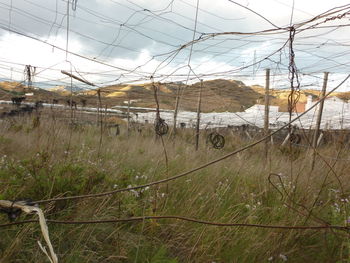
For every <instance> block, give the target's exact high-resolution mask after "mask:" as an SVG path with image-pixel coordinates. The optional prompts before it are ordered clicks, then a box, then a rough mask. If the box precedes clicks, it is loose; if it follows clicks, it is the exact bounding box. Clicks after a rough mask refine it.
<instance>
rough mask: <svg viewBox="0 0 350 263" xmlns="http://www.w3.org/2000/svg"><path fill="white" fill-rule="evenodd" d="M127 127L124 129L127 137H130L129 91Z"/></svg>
mask: <svg viewBox="0 0 350 263" xmlns="http://www.w3.org/2000/svg"><path fill="white" fill-rule="evenodd" d="M127 119H128V120H127V121H128V122H127V127H126V130H127V136H128V137H129V136H130V95H129V91H128V114H127Z"/></svg>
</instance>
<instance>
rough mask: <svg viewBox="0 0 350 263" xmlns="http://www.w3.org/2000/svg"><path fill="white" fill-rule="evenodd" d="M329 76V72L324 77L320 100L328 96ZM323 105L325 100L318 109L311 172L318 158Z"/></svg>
mask: <svg viewBox="0 0 350 263" xmlns="http://www.w3.org/2000/svg"><path fill="white" fill-rule="evenodd" d="M328 74H329V72H324V77H323V87H322V92H321V96H320V99H323V98H324V96H325V95H326V89H327V82H328ZM323 104H324V100H322V101H321V102H320V105H319V107H318V113H317V120H316V127H315V132H314V137H313V139H312V148H313V156H312V163H311V170H313V169H314V165H315V157H316V148H317V145H318V143H317V141H318V137H319V133H320V126H321V120H322V111H323Z"/></svg>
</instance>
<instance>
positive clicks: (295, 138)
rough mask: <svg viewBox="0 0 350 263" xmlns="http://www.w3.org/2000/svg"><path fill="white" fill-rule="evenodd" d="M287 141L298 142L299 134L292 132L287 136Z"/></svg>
mask: <svg viewBox="0 0 350 263" xmlns="http://www.w3.org/2000/svg"><path fill="white" fill-rule="evenodd" d="M289 141H290V142H291V143H292V144H299V143H300V142H301V136H300V135H299V134H296V133H292V134H291V135H290V137H289Z"/></svg>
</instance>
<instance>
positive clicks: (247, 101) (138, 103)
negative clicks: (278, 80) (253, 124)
mask: <svg viewBox="0 0 350 263" xmlns="http://www.w3.org/2000/svg"><path fill="white" fill-rule="evenodd" d="M155 85H156V86H157V87H158V100H159V104H160V107H161V108H163V109H174V105H175V100H176V94H177V92H178V89H180V98H181V99H180V104H179V105H180V109H182V110H188V111H195V110H196V109H197V101H198V94H199V87H200V83H199V82H198V83H195V84H193V85H188V86H186V85H184V84H181V83H155ZM100 90H101V101H102V104H103V105H104V106H107V107H111V106H115V105H126V104H127V100H128V98H129V99H130V101H131V105H132V106H135V107H150V108H154V107H155V106H156V103H155V100H154V91H153V85H152V83H145V84H138V85H136V84H132V85H112V86H106V87H102V88H100ZM25 93H33V94H34V96H31V97H28V98H27V101H35V100H43V101H47V102H51V101H52V100H53V99H56V100H59V103H65V101H66V100H67V99H68V98H70V91H69V88H68V87H64V86H57V87H53V88H50V89H47V90H45V89H39V88H33V87H29V88H28V87H26V86H24V85H22V84H21V83H18V82H0V99H6V100H9V99H11V97H13V96H23V95H24V94H25ZM319 93H320V92H319V91H317V90H302V91H301V95H300V99H299V101H300V102H306V99H307V96H308V95H312V96H314V97H318V96H319ZM288 95H289V91H288V90H270V103H271V105H278V106H280V111H286V110H287V103H288V102H287V101H288ZM334 95H335V96H337V97H339V98H341V99H344V100H348V99H350V92H337V93H334ZM73 97H74V98H73V99H74V100H75V101H76V102H77V103H78V104H79V103H81V101H82V100H86V102H87V105H89V106H93V107H94V106H96V105H97V104H98V97H97V90H81V89H80V88H78V87H76V88H75V89H74V93H73ZM264 97H265V89H264V88H263V87H261V86H258V85H253V86H246V85H245V84H244V83H243V82H242V81H237V80H225V79H216V80H208V81H204V82H203V89H202V111H203V112H212V111H217V112H223V111H243V110H245V109H247V108H249V107H251V106H253V105H254V104H257V103H258V104H263V103H264Z"/></svg>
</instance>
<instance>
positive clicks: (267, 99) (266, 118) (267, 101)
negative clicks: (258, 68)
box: [264, 69, 270, 159]
mask: <svg viewBox="0 0 350 263" xmlns="http://www.w3.org/2000/svg"><path fill="white" fill-rule="evenodd" d="M269 89H270V69H266V82H265V116H264V133H265V136H266V135H268V134H269V123H270V120H269V104H270V92H269ZM268 144H269V141H268V140H265V157H266V159H267V156H268V151H269V145H268Z"/></svg>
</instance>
